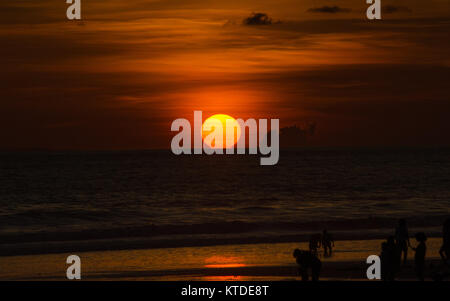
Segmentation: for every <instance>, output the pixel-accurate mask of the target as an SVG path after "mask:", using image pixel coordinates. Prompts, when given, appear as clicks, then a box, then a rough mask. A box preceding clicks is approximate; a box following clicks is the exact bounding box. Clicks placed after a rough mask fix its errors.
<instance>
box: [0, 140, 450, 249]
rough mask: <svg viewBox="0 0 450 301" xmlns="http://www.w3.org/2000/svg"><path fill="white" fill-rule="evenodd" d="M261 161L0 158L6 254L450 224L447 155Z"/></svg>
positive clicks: (393, 152) (298, 155)
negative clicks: (62, 245) (29, 248)
mask: <svg viewBox="0 0 450 301" xmlns="http://www.w3.org/2000/svg"><path fill="white" fill-rule="evenodd" d="M259 159H260V156H259V155H254V156H251V155H229V156H226V155H214V156H207V155H200V156H198V155H197V156H194V155H191V156H186V155H182V156H176V155H173V154H172V153H171V152H170V150H153V151H91V152H81V151H79V152H76V151H73V152H68V151H58V152H49V151H35V152H14V153H12V152H3V153H1V154H0V164H1V165H0V204H1V206H0V242H1V244H4V245H8V248H7V249H8V251H4V252H3V253H4V254H9V253H11V252H13V251H14V245H20V244H24V243H39V242H41V243H42V242H58V241H64V242H71V241H92V240H102V241H105V240H106V241H113V240H114V241H117V240H119V241H118V242H116V244H115V245H114V247H115V248H126V244H130V240H133V239H142V238H145V239H150V240H153V241H155V240H158V241H159V244H156V245H155V246H160V245H161V241H165V243H162V244H163V245H164V246H172V245H173V246H186V245H195V244H196V243H199V244H201V243H205V241H209V244H214V241H217V242H220V243H224V244H226V243H228V242H230V241H233V243H236V241H239V240H243V241H250V240H249V239H254V240H255V239H256V238H258V239H259V240H260V241H261V240H263V241H264V240H265V239H266V240H267V241H269V240H276V239H281V240H282V237H291V239H292V238H293V237H296V236H295V235H297V236H298V235H306V234H307V233H311V232H314V231H320V230H321V229H323V228H328V229H329V230H330V231H334V232H335V233H344V234H345V233H346V235H347V238H348V236H351V235H355V236H358V237H359V238H364V235H365V234H364V233H368V234H367V235H369V234H370V233H372V235H373V234H374V233H375V234H376V233H386V231H390V229H392V227H393V226H395V224H396V220H397V219H398V218H406V219H407V220H408V222H409V224H410V225H412V226H413V227H417V228H420V227H428V228H430V229H434V230H435V231H439V229H440V228H441V226H442V222H443V220H444V219H445V218H446V217H448V216H449V215H450V149H439V148H433V149H432V148H428V149H301V150H281V153H280V161H279V163H278V164H277V165H275V166H261V165H260V164H259ZM434 230H433V231H434ZM383 235H384V234H383ZM227 239H228V241H227ZM285 240H286V241H289V239H287V238H286V239H285ZM86 245H89V243H87V244H86ZM91 245H95V244H91ZM40 248H41V249H42V247H40ZM97 248H100V247H97ZM35 251H36V250H35Z"/></svg>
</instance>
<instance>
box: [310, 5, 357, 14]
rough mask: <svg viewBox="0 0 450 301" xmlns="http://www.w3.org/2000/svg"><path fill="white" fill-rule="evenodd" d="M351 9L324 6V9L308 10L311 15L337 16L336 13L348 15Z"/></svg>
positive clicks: (314, 8)
mask: <svg viewBox="0 0 450 301" xmlns="http://www.w3.org/2000/svg"><path fill="white" fill-rule="evenodd" d="M350 11H351V9H349V8H343V7H339V6H336V5H335V6H326V5H325V6H322V7H312V8H310V9H308V12H311V13H328V14H336V13H348V12H350Z"/></svg>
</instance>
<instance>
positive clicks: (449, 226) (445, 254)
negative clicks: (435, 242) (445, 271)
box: [439, 218, 450, 264]
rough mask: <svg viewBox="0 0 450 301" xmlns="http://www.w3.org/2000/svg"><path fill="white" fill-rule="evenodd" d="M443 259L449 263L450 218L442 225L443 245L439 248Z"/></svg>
mask: <svg viewBox="0 0 450 301" xmlns="http://www.w3.org/2000/svg"><path fill="white" fill-rule="evenodd" d="M439 254H440V255H441V258H442V260H443V261H444V262H445V263H446V264H448V261H449V259H450V218H447V219H446V220H445V222H444V226H443V227H442V247H441V248H440V249H439Z"/></svg>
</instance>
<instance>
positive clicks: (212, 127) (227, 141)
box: [202, 114, 241, 149]
mask: <svg viewBox="0 0 450 301" xmlns="http://www.w3.org/2000/svg"><path fill="white" fill-rule="evenodd" d="M227 123H229V124H230V125H231V126H232V127H233V128H234V129H235V130H234V135H232V136H231V135H227ZM220 126H221V127H222V131H223V132H222V136H223V139H222V141H220V140H219V141H215V140H214V139H213V138H212V135H211V136H210V137H208V136H209V135H210V134H211V133H213V132H214V131H216V133H217V131H220V129H219V128H220ZM228 136H230V137H228ZM240 137H241V127H240V126H239V123H238V122H237V121H236V119H234V118H233V117H231V116H229V115H225V114H216V115H213V116H211V117H209V118H208V119H206V120H205V122H203V126H202V138H203V141H204V142H205V144H206V145H208V146H209V147H210V148H213V149H220V148H222V149H223V148H232V147H234V145H235V144H236V143H237V142H238V140H239V138H240Z"/></svg>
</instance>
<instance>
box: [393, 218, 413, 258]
mask: <svg viewBox="0 0 450 301" xmlns="http://www.w3.org/2000/svg"><path fill="white" fill-rule="evenodd" d="M395 242H396V244H397V246H398V248H399V252H400V254H399V255H400V260H401V257H402V253H403V264H406V260H407V258H408V246H411V244H410V242H409V234H408V227H407V226H406V220H405V219H403V218H402V219H400V220H399V221H398V225H397V227H396V228H395Z"/></svg>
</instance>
